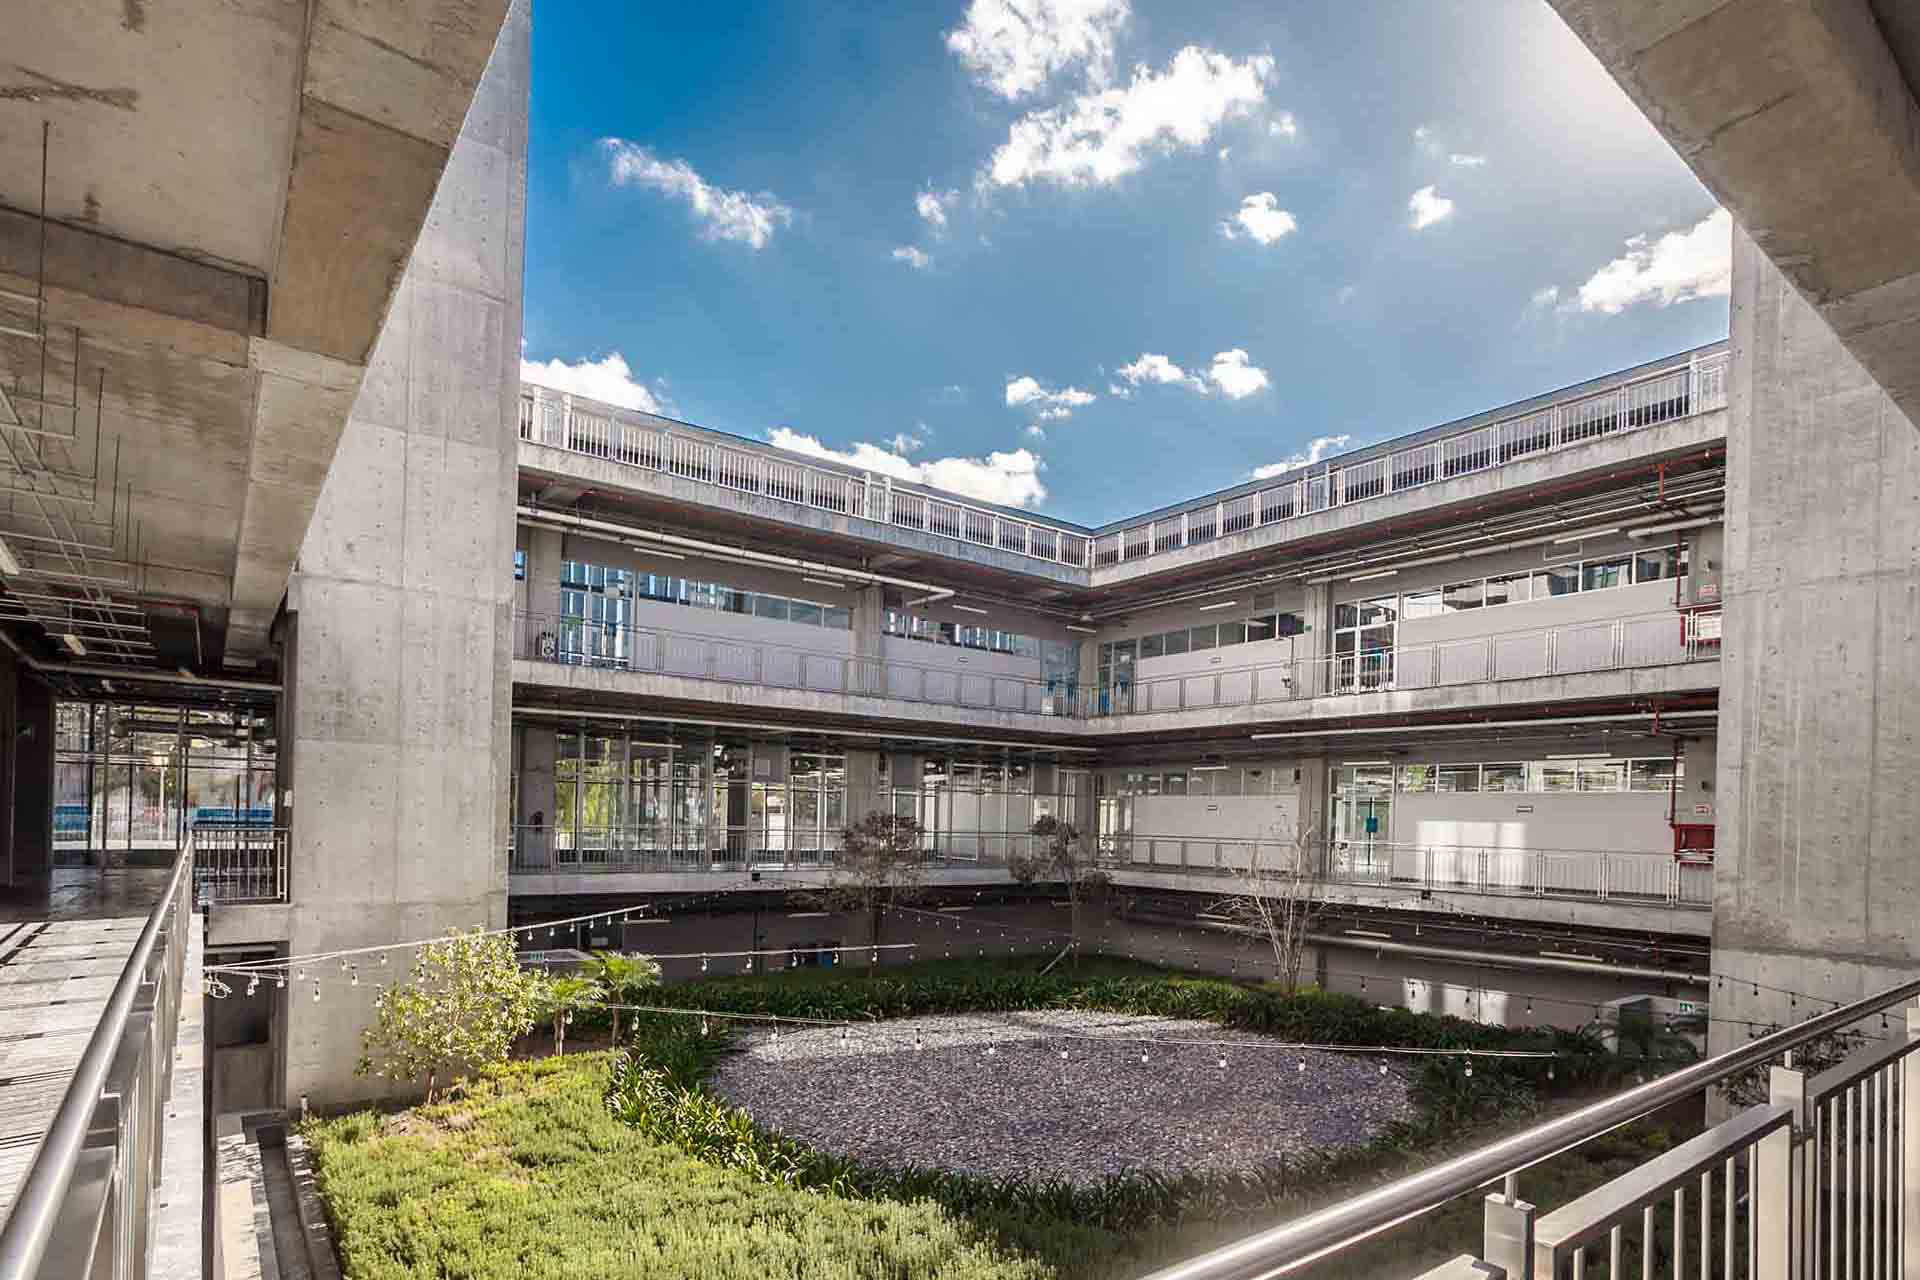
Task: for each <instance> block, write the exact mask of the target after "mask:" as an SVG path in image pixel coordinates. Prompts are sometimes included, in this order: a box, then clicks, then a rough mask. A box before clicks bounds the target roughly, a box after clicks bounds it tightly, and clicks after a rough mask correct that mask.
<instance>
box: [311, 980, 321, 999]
mask: <svg viewBox="0 0 1920 1280" xmlns="http://www.w3.org/2000/svg"><path fill="white" fill-rule="evenodd" d="M313 1002H314V1003H315V1004H319V1003H320V984H319V983H317V982H316V983H314V984H313Z"/></svg>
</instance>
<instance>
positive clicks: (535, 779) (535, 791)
mask: <svg viewBox="0 0 1920 1280" xmlns="http://www.w3.org/2000/svg"><path fill="white" fill-rule="evenodd" d="M516 732H517V733H518V734H519V736H520V777H519V780H518V785H519V787H520V797H519V810H520V830H519V831H518V832H516V833H515V836H514V838H515V840H516V841H517V847H518V849H519V851H520V857H521V860H522V861H523V862H525V863H527V864H528V865H539V864H541V863H543V862H545V861H546V860H547V858H548V856H549V855H550V854H551V852H552V849H553V829H554V828H555V827H556V826H558V825H559V823H560V814H559V811H558V810H557V809H556V807H555V804H556V802H555V799H554V788H553V762H554V759H555V757H556V755H557V749H558V741H557V734H556V732H555V730H554V729H553V727H552V726H550V725H541V724H526V725H521V726H520V728H519V729H518V730H516Z"/></svg>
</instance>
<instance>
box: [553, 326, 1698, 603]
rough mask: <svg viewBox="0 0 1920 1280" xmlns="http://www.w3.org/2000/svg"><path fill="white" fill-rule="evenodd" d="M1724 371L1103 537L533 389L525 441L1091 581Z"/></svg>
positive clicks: (1510, 449) (1321, 474)
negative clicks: (1076, 573)
mask: <svg viewBox="0 0 1920 1280" xmlns="http://www.w3.org/2000/svg"><path fill="white" fill-rule="evenodd" d="M1726 367H1727V353H1726V352H1724V351H1722V352H1714V353H1711V354H1708V355H1704V356H1696V357H1693V358H1691V359H1690V360H1689V361H1688V362H1687V363H1686V364H1682V365H1676V366H1675V367H1673V368H1670V369H1663V370H1660V371H1659V372H1656V373H1652V374H1648V375H1645V376H1643V377H1638V378H1635V379H1633V380H1631V381H1629V382H1625V383H1622V384H1621V385H1619V386H1616V387H1610V388H1608V389H1607V390H1605V391H1598V392H1591V393H1588V394H1585V395H1580V396H1575V397H1570V398H1569V399H1567V400H1565V401H1562V402H1560V403H1557V404H1552V405H1548V406H1547V407H1545V408H1540V409H1534V410H1530V411H1528V412H1526V413H1523V414H1516V415H1514V416H1512V417H1509V418H1504V419H1501V420H1499V421H1497V422H1493V423H1489V424H1486V425H1484V426H1480V427H1475V428H1473V429H1472V430H1470V431H1463V432H1461V433H1459V434H1458V435H1454V436H1449V437H1445V438H1442V439H1439V440H1435V441H1430V442H1428V443H1426V444H1422V445H1418V446H1415V447H1413V448H1408V449H1401V450H1397V451H1395V452H1393V453H1387V454H1380V455H1377V456H1375V457H1372V458H1367V459H1363V460H1361V461H1358V462H1344V463H1343V462H1340V461H1338V460H1334V461H1331V462H1326V463H1321V464H1316V465H1315V466H1313V467H1310V468H1307V469H1305V470H1303V471H1301V472H1299V473H1297V474H1295V475H1294V476H1293V477H1291V478H1290V479H1287V480H1285V481H1283V482H1279V483H1275V484H1273V485H1271V486H1268V487H1267V488H1264V489H1259V490H1255V491H1251V492H1246V493H1240V494H1236V495H1234V496H1232V497H1227V498H1221V499H1218V500H1216V501H1212V502H1198V503H1193V504H1191V505H1190V506H1188V507H1187V508H1186V509H1185V510H1181V511H1177V512H1174V513H1173V514H1170V515H1164V516H1160V517H1158V518H1156V519H1154V520H1150V521H1143V522H1140V523H1138V524H1134V525H1130V526H1128V527H1126V528H1123V529H1119V530H1116V531H1114V532H1111V533H1103V534H1099V535H1097V536H1095V535H1089V534H1087V533H1084V532H1080V531H1077V530H1072V529H1067V528H1063V527H1061V526H1059V525H1054V524H1049V523H1047V522H1045V521H1039V520H1028V519H1023V518H1020V517H1017V516H1010V515H1006V514H1003V513H1001V512H998V511H995V510H992V509H991V508H987V507H982V506H977V505H974V504H971V503H968V502H966V501H964V500H961V499H957V498H951V497H947V496H943V495H941V494H939V493H935V492H931V491H923V490H921V489H918V488H913V487H909V486H907V485H904V484H901V483H897V482H895V481H894V480H893V479H892V478H891V477H888V476H884V475H875V474H874V473H872V472H859V473H856V472H851V471H846V470H840V469H836V468H832V467H825V466H820V465H818V464H815V463H811V462H806V461H802V460H800V459H798V458H796V457H793V456H791V455H787V454H784V453H782V452H781V451H778V450H775V449H772V448H771V447H767V448H759V447H754V446H743V445H730V444H723V443H721V442H719V441H716V440H712V439H709V438H707V437H706V436H704V435H695V434H691V433H690V432H689V431H685V430H678V431H677V430H675V429H674V428H673V427H671V426H668V425H664V424H655V423H641V422H629V421H626V420H624V419H622V418H620V417H619V416H617V415H616V414H614V413H613V412H611V411H609V410H608V409H607V408H606V406H603V405H599V404H596V403H593V402H588V401H584V400H582V401H576V400H575V398H574V397H573V396H571V395H569V394H567V393H565V392H560V391H554V390H550V389H548V388H546V387H538V386H533V385H530V384H529V385H523V386H522V387H521V390H520V438H521V439H522V440H527V441H530V442H533V443H536V444H542V445H548V446H551V447H553V448H556V449H565V450H567V451H569V452H572V453H579V454H585V455H587V456H589V457H594V458H603V459H606V460H607V461H610V462H617V463H620V464H621V465H623V466H628V467H635V468H638V469H640V470H644V471H653V472H660V473H664V474H667V475H672V476H678V477H680V478H681V479H686V480H693V481H697V482H699V483H702V484H711V485H714V486H716V487H718V488H723V489H731V490H734V491H736V492H739V493H748V494H757V495H760V496H762V497H767V498H773V499H776V500H778V501H781V502H790V503H794V504H796V505H799V506H804V507H811V508H813V509H814V510H817V511H827V512H831V513H833V514H835V515H843V516H849V517H853V518H855V519H859V520H866V521H871V522H873V523H875V524H880V525H889V526H892V527H895V528H899V529H906V530H910V531H913V532H916V533H927V534H933V535H935V536H937V537H942V538H948V539H951V540H953V541H955V542H957V543H961V544H964V545H966V546H973V547H989V548H993V549H995V550H998V551H1005V552H1010V553H1012V554H1014V555H1018V556H1023V557H1026V558H1030V559H1033V560H1038V561H1045V562H1047V563H1049V564H1062V565H1070V566H1073V567H1075V568H1089V569H1097V568H1103V567H1107V566H1111V565H1117V564H1122V563H1131V562H1133V561H1136V560H1144V559H1149V558H1152V557H1154V556H1159V555H1165V554H1168V553H1170V552H1174V551H1179V550H1182V549H1184V548H1186V547H1193V546H1202V545H1205V544H1207V543H1210V542H1214V541H1216V540H1218V539H1220V538H1225V537H1230V536H1232V535H1234V534H1237V533H1244V532H1245V531H1247V530H1249V529H1254V528H1258V527H1262V526H1266V525H1273V524H1280V523H1284V522H1286V521H1289V520H1294V519H1298V518H1300V517H1303V516H1308V515H1312V514H1314V513H1315V512H1319V511H1324V510H1326V509H1327V508H1329V507H1339V506H1348V505H1351V504H1353V503H1357V502H1364V501H1367V500H1369V499H1373V498H1380V497H1385V496H1387V495H1389V494H1394V493H1401V492H1405V491H1406V490H1408V489H1413V488H1418V487H1420V486H1422V485H1428V484H1435V483H1438V482H1439V481H1442V480H1451V479H1453V478H1455V477H1456V476H1462V475H1468V474H1470V473H1473V472H1477V471H1486V470H1490V469H1492V468H1495V467H1501V466H1505V465H1506V464H1507V463H1510V462H1516V461H1521V460H1525V459H1528V458H1533V457H1538V456H1541V455H1543V454H1548V453H1552V452H1554V451H1556V450H1559V449H1565V448H1568V447H1570V446H1573V445H1578V444H1583V443H1586V442H1588V441H1591V440H1597V439H1600V438H1602V437H1604V436H1610V435H1618V434H1620V433H1622V432H1626V431H1633V430H1637V429H1639V428H1641V427H1649V426H1653V425H1655V424H1657V423H1662V422H1671V421H1674V420H1675V419H1678V418H1685V417H1688V416H1690V415H1692V414H1696V413H1704V412H1707V411H1708V410H1711V409H1719V408H1723V407H1725V405H1726V402H1727V392H1726Z"/></svg>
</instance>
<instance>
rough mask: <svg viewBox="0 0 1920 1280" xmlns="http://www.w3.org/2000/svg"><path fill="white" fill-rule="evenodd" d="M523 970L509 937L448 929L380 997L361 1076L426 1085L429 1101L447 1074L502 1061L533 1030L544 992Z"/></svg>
mask: <svg viewBox="0 0 1920 1280" xmlns="http://www.w3.org/2000/svg"><path fill="white" fill-rule="evenodd" d="M546 985H547V983H546V979H545V977H544V976H543V975H541V974H538V973H535V972H532V971H530V970H527V969H522V968H521V967H520V962H519V961H518V960H517V959H516V958H515V957H514V954H513V939H512V938H511V937H509V936H507V935H504V934H488V933H486V932H484V931H482V930H480V929H475V930H473V931H472V932H471V933H467V932H463V931H461V930H459V929H453V930H450V931H449V932H448V933H447V936H446V937H444V938H441V939H439V940H438V941H435V942H430V943H428V944H427V945H425V946H423V947H421V948H420V950H419V952H418V954H417V955H415V957H414V961H413V970H412V972H411V973H409V974H408V975H407V980H406V981H405V982H403V983H400V984H399V985H397V986H394V987H391V988H389V989H388V990H386V991H383V992H381V993H380V996H379V998H378V999H376V1000H375V1001H374V1006H373V1009H374V1020H373V1025H372V1026H369V1027H368V1028H366V1030H364V1031H363V1032H361V1039H360V1044H361V1054H360V1061H359V1062H358V1063H357V1064H356V1065H355V1067H354V1071H355V1073H356V1074H358V1075H378V1076H381V1077H384V1078H385V1079H388V1080H396V1081H402V1082H412V1081H416V1080H423V1079H424V1081H425V1084H426V1090H427V1098H428V1100H429V1101H431V1100H432V1098H433V1090H434V1083H435V1081H436V1080H438V1079H439V1077H440V1076H442V1075H444V1074H450V1073H454V1072H463V1071H475V1070H478V1069H480V1068H482V1067H487V1066H491V1065H493V1064H495V1063H500V1062H505V1061H506V1058H507V1053H508V1051H509V1050H510V1049H511V1048H512V1047H513V1042H514V1041H515V1040H518V1039H519V1038H520V1037H521V1036H524V1035H526V1034H527V1032H529V1031H531V1030H532V1029H533V1024H534V1020H535V1018H536V1017H538V1016H539V1011H540V1009H541V1008H542V1000H543V998H544V997H543V994H542V993H543V992H544V991H545V989H546Z"/></svg>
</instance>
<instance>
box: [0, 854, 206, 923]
mask: <svg viewBox="0 0 1920 1280" xmlns="http://www.w3.org/2000/svg"><path fill="white" fill-rule="evenodd" d="M171 871H172V868H171V867H55V868H54V869H53V870H52V871H51V872H48V873H46V874H44V875H40V876H35V877H32V878H30V879H26V880H23V881H21V882H20V883H19V884H15V885H0V924H13V923H18V922H21V921H40V922H45V921H51V920H99V919H104V918H113V917H119V916H143V917H144V916H145V915H146V914H147V913H148V912H149V911H152V910H153V904H154V903H156V902H158V901H160V895H161V894H162V893H164V892H166V888H167V876H168V875H169V874H170V873H171Z"/></svg>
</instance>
